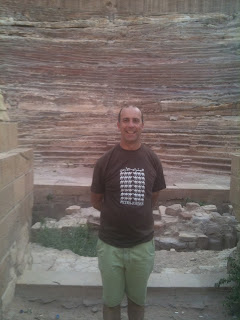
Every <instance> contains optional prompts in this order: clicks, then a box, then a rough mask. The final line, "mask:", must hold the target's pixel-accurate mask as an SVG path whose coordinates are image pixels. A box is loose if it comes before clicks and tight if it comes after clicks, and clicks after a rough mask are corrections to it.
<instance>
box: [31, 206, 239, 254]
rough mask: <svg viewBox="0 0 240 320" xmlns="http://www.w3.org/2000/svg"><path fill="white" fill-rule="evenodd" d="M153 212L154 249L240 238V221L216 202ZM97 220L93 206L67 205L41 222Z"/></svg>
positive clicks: (217, 246) (218, 246)
mask: <svg viewBox="0 0 240 320" xmlns="http://www.w3.org/2000/svg"><path fill="white" fill-rule="evenodd" d="M153 215H154V235H155V246H156V250H171V249H175V250H177V251H193V250H223V249H227V248H233V247H235V246H236V245H237V242H238V239H239V238H240V225H239V224H238V222H237V220H236V219H235V217H234V216H233V215H232V212H231V210H230V212H227V213H223V214H220V213H218V212H217V207H216V206H215V205H205V206H200V205H199V204H198V203H195V202H189V203H187V204H186V205H185V206H182V205H181V204H174V205H170V206H168V207H165V206H160V207H159V208H158V210H154V211H153ZM99 223H100V212H99V211H97V210H95V209H94V208H93V207H89V208H81V207H80V206H70V207H69V208H67V209H66V215H65V216H64V217H63V218H61V219H60V220H58V221H57V220H56V219H51V218H47V219H45V223H44V225H45V227H47V228H55V229H61V230H63V231H64V230H67V229H71V228H74V227H78V226H83V225H88V226H90V227H91V228H92V229H95V230H97V229H98V227H99ZM41 227H42V223H40V222H37V223H35V224H34V225H33V226H32V241H34V239H35V237H36V234H37V232H38V231H39V230H40V228H41Z"/></svg>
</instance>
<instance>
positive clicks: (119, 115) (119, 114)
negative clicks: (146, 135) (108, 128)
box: [118, 106, 143, 123]
mask: <svg viewBox="0 0 240 320" xmlns="http://www.w3.org/2000/svg"><path fill="white" fill-rule="evenodd" d="M130 107H133V108H137V109H138V110H140V112H141V119H142V123H143V113H142V110H141V109H140V108H139V107H136V106H125V107H122V108H121V109H120V111H119V113H118V122H120V120H121V113H122V110H123V109H127V108H130Z"/></svg>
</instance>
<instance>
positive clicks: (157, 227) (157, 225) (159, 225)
mask: <svg viewBox="0 0 240 320" xmlns="http://www.w3.org/2000/svg"><path fill="white" fill-rule="evenodd" d="M164 228H165V223H164V222H163V221H161V220H158V221H154V232H155V233H156V234H159V233H161V232H163V231H164Z"/></svg>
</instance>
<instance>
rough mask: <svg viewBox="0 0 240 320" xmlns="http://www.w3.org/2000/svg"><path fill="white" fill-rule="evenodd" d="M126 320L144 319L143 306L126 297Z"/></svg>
mask: <svg viewBox="0 0 240 320" xmlns="http://www.w3.org/2000/svg"><path fill="white" fill-rule="evenodd" d="M128 320H144V306H139V305H138V304H136V303H134V302H133V301H132V300H130V299H129V298H128Z"/></svg>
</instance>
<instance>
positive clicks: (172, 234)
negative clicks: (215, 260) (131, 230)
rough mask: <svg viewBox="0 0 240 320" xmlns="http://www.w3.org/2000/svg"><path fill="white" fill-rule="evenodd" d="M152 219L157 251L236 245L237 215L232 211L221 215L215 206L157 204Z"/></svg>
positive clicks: (230, 246)
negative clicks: (157, 207) (232, 213)
mask: <svg viewBox="0 0 240 320" xmlns="http://www.w3.org/2000/svg"><path fill="white" fill-rule="evenodd" d="M154 220H155V245H156V248H157V249H159V250H161V249H165V250H170V249H172V248H173V249H175V250H177V251H190V250H196V249H202V250H223V249H227V248H233V247H235V246H236V245H237V241H238V238H239V232H238V228H239V226H238V222H237V220H236V218H235V217H234V216H233V215H231V212H228V213H223V214H222V215H221V214H220V213H218V212H217V207H216V206H215V205H205V206H200V205H199V204H198V203H195V202H189V203H187V204H186V206H184V207H182V206H181V204H174V205H171V206H168V207H165V206H160V207H159V210H156V211H154Z"/></svg>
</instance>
